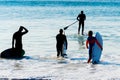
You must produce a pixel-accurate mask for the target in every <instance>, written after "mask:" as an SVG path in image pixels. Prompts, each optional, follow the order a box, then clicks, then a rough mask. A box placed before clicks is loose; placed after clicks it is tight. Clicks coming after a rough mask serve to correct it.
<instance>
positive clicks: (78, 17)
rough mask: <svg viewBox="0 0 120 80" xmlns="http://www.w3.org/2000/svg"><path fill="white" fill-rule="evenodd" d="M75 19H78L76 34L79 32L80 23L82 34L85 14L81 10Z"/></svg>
mask: <svg viewBox="0 0 120 80" xmlns="http://www.w3.org/2000/svg"><path fill="white" fill-rule="evenodd" d="M77 20H78V21H79V27H78V34H80V28H81V25H82V35H83V32H84V21H85V20H86V15H85V14H84V13H83V11H81V13H80V14H79V15H78V16H77Z"/></svg>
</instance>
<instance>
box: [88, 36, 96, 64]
mask: <svg viewBox="0 0 120 80" xmlns="http://www.w3.org/2000/svg"><path fill="white" fill-rule="evenodd" d="M87 41H88V42H89V61H90V60H91V59H92V50H93V46H94V44H95V42H96V38H95V37H88V38H87ZM89 61H88V62H89Z"/></svg>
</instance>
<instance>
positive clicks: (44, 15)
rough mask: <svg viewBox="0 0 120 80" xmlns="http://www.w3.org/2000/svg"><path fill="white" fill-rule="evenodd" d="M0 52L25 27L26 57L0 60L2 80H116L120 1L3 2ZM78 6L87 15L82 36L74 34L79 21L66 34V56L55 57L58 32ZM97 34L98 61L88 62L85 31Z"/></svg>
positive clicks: (73, 17) (0, 7)
mask: <svg viewBox="0 0 120 80" xmlns="http://www.w3.org/2000/svg"><path fill="white" fill-rule="evenodd" d="M0 5H1V6H0V41H1V46H0V51H1V52H2V51H3V50H5V49H8V48H11V46H12V35H13V33H14V32H15V31H17V30H18V29H19V26H20V25H22V26H25V27H26V28H27V29H28V30H29V33H28V34H26V35H24V36H23V47H24V50H25V51H26V54H25V56H27V57H26V58H23V59H20V60H14V59H13V60H11V59H3V58H0V78H9V79H13V78H15V79H16V78H17V79H18V78H20V79H23V78H24V79H26V78H29V79H35V78H36V79H48V80H113V79H118V80H120V76H119V73H120V72H119V71H120V62H119V60H120V58H119V57H120V54H119V52H120V49H119V46H120V28H119V27H120V17H119V16H120V8H119V7H120V5H119V1H117V2H104V3H101V2H92V3H90V2H69V1H68V2H61V1H60V2H44V1H43V2H41V1H38V2H37V1H35V2H31V1H28V2H24V3H22V2H1V3H0ZM81 10H84V12H85V14H86V17H87V18H86V21H85V32H84V33H85V36H84V37H78V35H77V28H78V23H75V24H74V25H72V26H70V27H69V28H68V29H67V30H66V31H65V34H66V36H67V39H68V50H67V54H68V57H69V58H68V59H66V60H58V59H57V58H56V54H57V53H56V38H55V37H56V35H57V34H58V32H59V29H60V28H64V27H66V26H67V25H69V24H72V23H73V22H75V21H76V17H77V15H78V14H79V12H80V11H81ZM89 30H92V31H93V32H94V34H95V33H96V32H100V33H101V35H102V37H103V41H104V47H103V53H102V56H101V62H102V64H98V65H92V64H87V63H86V62H87V58H88V50H87V49H86V47H85V40H86V39H87V32H88V31H89Z"/></svg>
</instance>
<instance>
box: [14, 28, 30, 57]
mask: <svg viewBox="0 0 120 80" xmlns="http://www.w3.org/2000/svg"><path fill="white" fill-rule="evenodd" d="M27 32H28V30H27V29H26V28H25V27H23V26H20V28H19V30H18V31H17V32H15V33H14V34H13V38H12V48H13V49H15V51H16V52H18V54H16V55H17V56H21V51H22V48H23V45H22V36H23V35H24V34H26V33H27Z"/></svg>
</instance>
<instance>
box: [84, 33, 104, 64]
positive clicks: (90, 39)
mask: <svg viewBox="0 0 120 80" xmlns="http://www.w3.org/2000/svg"><path fill="white" fill-rule="evenodd" d="M95 42H96V43H97V45H98V46H99V47H100V48H101V50H102V46H101V45H100V43H99V42H98V41H97V39H96V38H95V37H93V32H92V31H89V32H88V38H87V40H86V47H87V49H88V45H89V59H88V61H87V63H90V61H91V59H92V51H93V46H94V44H95Z"/></svg>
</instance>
